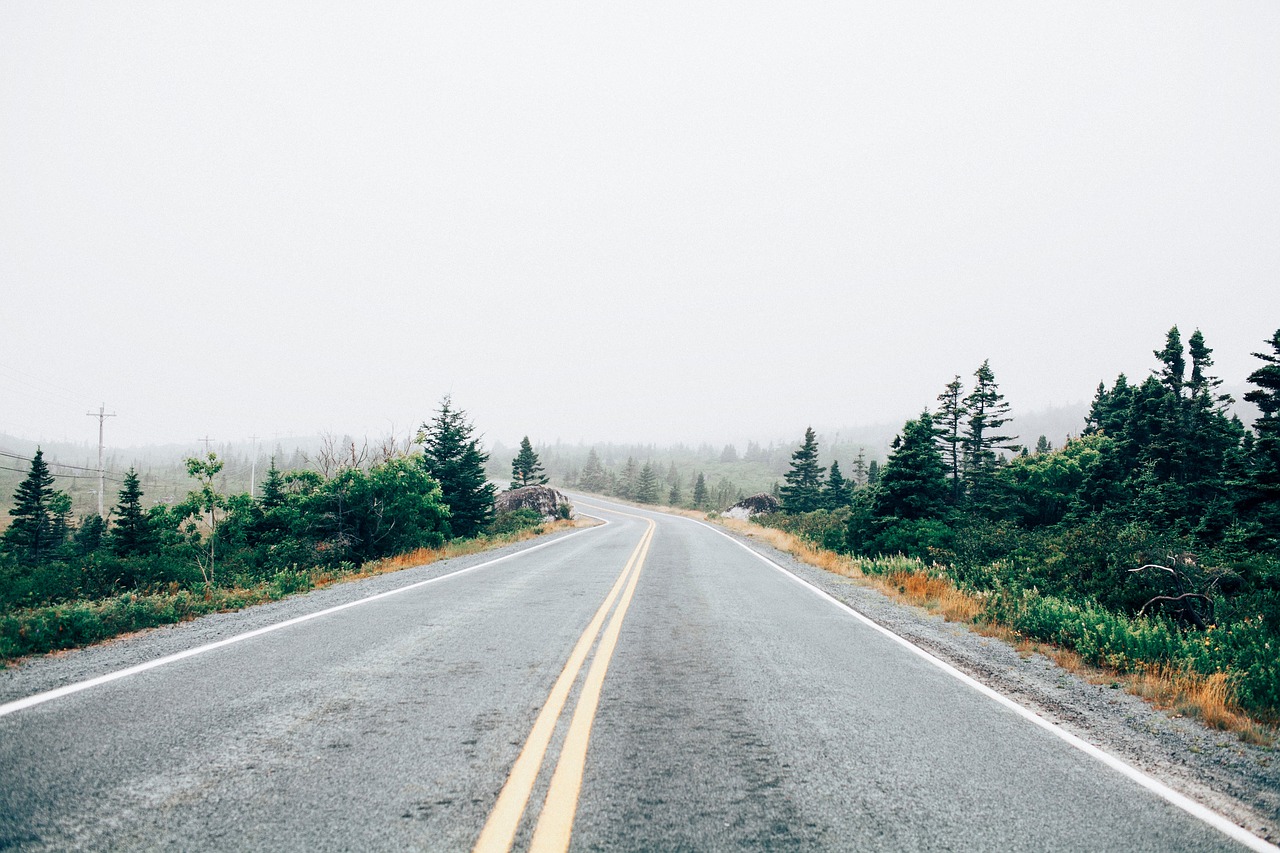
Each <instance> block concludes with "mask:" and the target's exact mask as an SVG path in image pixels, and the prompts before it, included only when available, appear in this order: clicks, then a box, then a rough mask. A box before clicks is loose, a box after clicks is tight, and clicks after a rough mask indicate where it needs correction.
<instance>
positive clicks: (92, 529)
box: [74, 512, 107, 557]
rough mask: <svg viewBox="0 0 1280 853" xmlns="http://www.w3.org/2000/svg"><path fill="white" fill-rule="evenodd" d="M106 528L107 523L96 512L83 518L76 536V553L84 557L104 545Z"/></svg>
mask: <svg viewBox="0 0 1280 853" xmlns="http://www.w3.org/2000/svg"><path fill="white" fill-rule="evenodd" d="M106 529H107V523H106V522H105V521H103V520H102V516H100V515H98V514H97V513H96V512H94V513H90V514H89V515H86V516H84V517H83V518H81V519H80V526H79V527H77V528H76V532H75V537H74V543H75V548H76V553H77V554H78V555H80V556H81V557H84V556H87V555H89V554H92V553H93V552H94V551H96V550H98V548H100V547H101V546H102V539H103V534H104V533H105V532H106Z"/></svg>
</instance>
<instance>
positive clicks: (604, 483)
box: [578, 447, 609, 493]
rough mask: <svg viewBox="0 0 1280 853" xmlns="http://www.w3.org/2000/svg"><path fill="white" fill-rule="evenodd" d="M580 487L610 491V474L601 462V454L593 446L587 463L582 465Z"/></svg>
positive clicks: (585, 489) (588, 454) (601, 491)
mask: <svg viewBox="0 0 1280 853" xmlns="http://www.w3.org/2000/svg"><path fill="white" fill-rule="evenodd" d="M578 487H579V488H580V489H582V490H583V491H587V492H598V493H604V492H607V491H609V474H608V472H606V471H605V470H604V466H603V465H602V464H600V455H599V454H597V453H596V449H595V448H594V447H593V448H591V450H590V452H588V453H587V464H585V465H583V466H582V475H581V476H580V477H579V478H578Z"/></svg>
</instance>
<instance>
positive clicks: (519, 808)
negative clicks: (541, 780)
mask: <svg viewBox="0 0 1280 853" xmlns="http://www.w3.org/2000/svg"><path fill="white" fill-rule="evenodd" d="M654 526H655V525H654V524H653V522H652V521H651V522H649V529H648V530H646V531H645V534H644V536H642V537H640V541H639V542H638V543H636V547H635V549H634V550H633V551H632V552H631V556H630V558H628V560H627V564H626V566H624V567H623V569H622V573H621V574H619V575H618V579H617V580H616V581H614V583H613V588H612V589H611V590H609V595H608V596H607V597H606V598H605V600H604V603H603V604H601V605H600V608H599V609H598V610H597V611H596V614H595V616H593V617H592V619H591V622H589V623H588V624H587V627H586V630H585V631H583V632H582V636H581V637H579V638H578V642H577V643H576V644H575V645H574V647H573V651H572V652H570V653H569V660H568V661H566V662H565V665H564V669H562V670H561V671H560V675H559V677H558V678H556V682H555V684H554V685H553V686H552V687H551V693H550V695H548V697H547V701H546V703H545V704H543V706H542V710H541V711H540V712H539V713H538V718H537V719H536V720H534V723H533V728H532V729H531V730H530V731H529V737H528V738H527V739H526V740H525V744H524V747H523V748H522V749H521V750H520V755H519V756H518V757H517V758H516V761H515V764H513V765H512V766H511V772H510V773H509V774H508V776H507V781H506V784H504V785H503V786H502V792H501V793H500V794H498V801H497V802H496V803H495V804H494V807H493V811H492V812H490V813H489V819H488V820H487V821H485V825H484V829H483V830H481V832H480V838H479V839H478V840H477V841H476V846H475V848H474V849H475V850H476V851H477V853H492V851H497V853H506V851H508V850H510V849H511V844H512V842H513V841H514V840H515V836H516V830H517V829H519V827H520V818H521V817H522V816H523V815H524V810H525V807H526V806H527V805H528V803H529V796H530V794H532V792H533V785H534V782H535V781H536V780H537V777H538V770H539V769H541V767H542V759H543V757H544V756H545V755H546V752H547V745H548V744H550V742H551V735H552V733H553V732H554V731H555V727H556V721H557V720H558V719H560V712H561V711H562V710H563V709H564V704H565V701H566V700H567V699H568V698H569V691H570V690H571V689H572V687H573V683H574V682H575V681H576V680H577V678H578V673H579V672H580V671H581V670H582V664H583V663H584V662H585V661H586V658H587V653H588V652H589V651H590V650H591V646H592V644H593V643H595V640H596V636H597V635H598V634H599V633H600V626H601V625H603V624H604V619H605V616H606V615H607V614H608V612H609V608H610V607H612V606H613V602H614V601H615V600H616V599H617V597H618V593H619V592H621V590H622V588H623V585H624V584H625V583H626V580H627V575H628V574H629V573H630V572H631V569H632V567H633V566H636V565H637V563H638V561H639V562H643V557H642V556H641V554H642V553H643V552H645V551H647V548H648V542H649V539H650V538H651V536H652V534H653V528H654ZM637 574H638V572H637ZM630 588H634V583H633V584H632V586H631V587H630ZM597 657H598V654H597Z"/></svg>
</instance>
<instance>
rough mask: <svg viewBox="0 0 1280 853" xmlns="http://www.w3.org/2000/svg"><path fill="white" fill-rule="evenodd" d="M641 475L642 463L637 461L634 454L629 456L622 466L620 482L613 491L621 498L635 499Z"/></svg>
mask: <svg viewBox="0 0 1280 853" xmlns="http://www.w3.org/2000/svg"><path fill="white" fill-rule="evenodd" d="M639 476H640V465H639V464H638V463H637V462H636V460H635V457H634V456H628V457H627V461H626V462H625V463H624V464H623V466H622V473H621V474H620V475H619V477H618V483H617V485H616V486H615V487H614V491H613V493H614V494H615V495H617V496H618V497H620V498H626V499H627V500H635V499H636V480H637V479H638V478H639Z"/></svg>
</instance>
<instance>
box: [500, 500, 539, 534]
mask: <svg viewBox="0 0 1280 853" xmlns="http://www.w3.org/2000/svg"><path fill="white" fill-rule="evenodd" d="M540 524H542V514H541V513H540V512H538V511H537V510H536V509H531V508H529V507H521V508H520V509H513V510H509V511H507V512H500V513H498V514H497V515H496V516H494V519H493V521H491V522H489V528H488V532H489V533H490V534H492V535H495V536H501V535H502V534H505V533H517V532H519V531H521V530H527V529H529V528H532V527H537V526H538V525H540Z"/></svg>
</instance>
